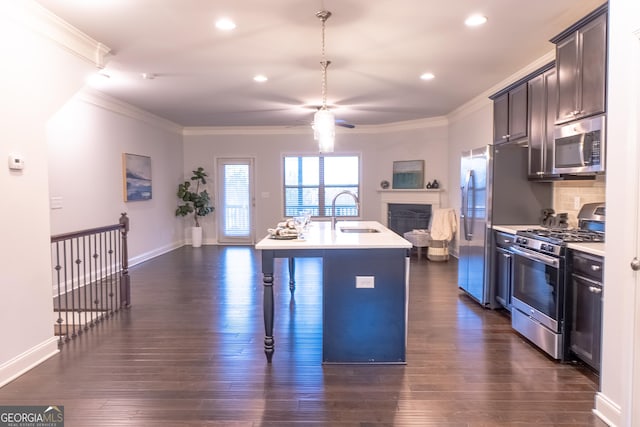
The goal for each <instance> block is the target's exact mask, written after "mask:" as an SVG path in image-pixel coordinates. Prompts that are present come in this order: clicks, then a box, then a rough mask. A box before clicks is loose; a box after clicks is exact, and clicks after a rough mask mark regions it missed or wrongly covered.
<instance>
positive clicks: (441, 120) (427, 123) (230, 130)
mask: <svg viewBox="0 0 640 427" xmlns="http://www.w3.org/2000/svg"><path fill="white" fill-rule="evenodd" d="M447 124H448V120H447V118H446V117H432V118H428V119H420V120H410V121H404V122H395V123H386V124H381V125H358V126H357V127H356V128H354V129H345V128H342V127H340V126H338V127H336V133H337V134H339V135H342V134H372V133H388V132H389V133H390V132H400V131H406V130H420V129H428V128H434V127H442V126H447ZM182 134H183V135H185V136H202V135H306V134H309V135H310V134H312V130H311V126H310V125H309V126H294V127H289V126H236V127H232V126H189V127H185V128H184V129H183V130H182Z"/></svg>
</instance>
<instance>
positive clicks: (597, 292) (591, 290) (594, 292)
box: [589, 286, 602, 294]
mask: <svg viewBox="0 0 640 427" xmlns="http://www.w3.org/2000/svg"><path fill="white" fill-rule="evenodd" d="M589 292H591V293H593V294H599V293H601V292H602V289H600V288H598V287H596V286H589Z"/></svg>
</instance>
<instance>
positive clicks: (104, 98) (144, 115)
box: [75, 87, 183, 135]
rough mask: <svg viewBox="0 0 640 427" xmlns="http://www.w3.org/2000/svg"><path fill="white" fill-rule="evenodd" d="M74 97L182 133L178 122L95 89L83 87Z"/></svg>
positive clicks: (178, 133) (154, 125)
mask: <svg viewBox="0 0 640 427" xmlns="http://www.w3.org/2000/svg"><path fill="white" fill-rule="evenodd" d="M75 98H76V99H77V100H79V101H82V102H85V103H87V104H91V105H94V106H96V107H99V108H102V109H104V110H107V111H111V112H112V113H116V114H120V115H122V116H125V117H129V118H132V119H135V120H139V121H141V122H144V123H147V124H149V125H151V126H153V127H156V128H160V129H164V130H166V131H169V132H172V133H175V134H177V135H182V130H183V127H182V126H180V125H179V124H177V123H174V122H172V121H170V120H167V119H165V118H162V117H159V116H156V115H155V114H151V113H149V112H148V111H146V110H143V109H141V108H138V107H134V106H133V105H131V104H128V103H126V102H124V101H121V100H119V99H116V98H113V97H111V96H109V95H106V94H104V93H102V92H100V91H97V90H95V89H90V88H88V87H85V88H84V89H83V90H81V91H80V92H78V93H77V94H76V95H75Z"/></svg>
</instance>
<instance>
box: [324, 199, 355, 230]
mask: <svg viewBox="0 0 640 427" xmlns="http://www.w3.org/2000/svg"><path fill="white" fill-rule="evenodd" d="M343 194H348V195H350V196H351V197H353V200H355V202H356V206H357V207H358V210H359V208H360V200H358V196H356V195H355V193H352V192H351V191H349V190H344V191H341V192H339V193H338V194H336V196H335V197H334V198H333V202H331V229H332V230H335V229H336V199H337V198H338V197H339V196H341V195H343Z"/></svg>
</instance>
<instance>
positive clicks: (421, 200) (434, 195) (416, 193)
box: [378, 188, 442, 226]
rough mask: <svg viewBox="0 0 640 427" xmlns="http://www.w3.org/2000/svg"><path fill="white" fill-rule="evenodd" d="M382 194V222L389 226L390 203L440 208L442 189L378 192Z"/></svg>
mask: <svg viewBox="0 0 640 427" xmlns="http://www.w3.org/2000/svg"><path fill="white" fill-rule="evenodd" d="M378 193H379V194H380V203H381V208H380V213H381V215H382V217H381V218H380V222H381V223H382V224H384V225H385V226H388V221H387V218H388V215H389V203H409V204H425V205H431V209H438V208H439V207H440V195H441V194H442V189H439V188H438V189H435V190H434V189H429V190H427V189H424V190H423V189H419V190H397V189H394V190H378Z"/></svg>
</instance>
